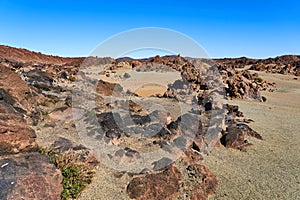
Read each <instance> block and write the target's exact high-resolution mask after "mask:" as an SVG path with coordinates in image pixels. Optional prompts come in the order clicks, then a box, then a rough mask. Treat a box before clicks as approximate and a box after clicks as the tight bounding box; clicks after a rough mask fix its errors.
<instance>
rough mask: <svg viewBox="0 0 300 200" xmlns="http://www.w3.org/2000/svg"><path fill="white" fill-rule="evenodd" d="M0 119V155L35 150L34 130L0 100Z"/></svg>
mask: <svg viewBox="0 0 300 200" xmlns="http://www.w3.org/2000/svg"><path fill="white" fill-rule="evenodd" d="M0 119H1V121H0V156H1V155H7V154H15V153H19V152H29V151H35V150H37V148H38V147H37V144H36V142H35V137H36V135H35V133H34V131H33V130H32V129H31V128H30V127H29V126H28V125H27V124H26V122H25V120H24V119H23V116H22V115H21V114H19V113H17V112H16V111H15V110H14V109H13V108H12V107H11V106H10V105H8V104H6V103H4V102H0Z"/></svg>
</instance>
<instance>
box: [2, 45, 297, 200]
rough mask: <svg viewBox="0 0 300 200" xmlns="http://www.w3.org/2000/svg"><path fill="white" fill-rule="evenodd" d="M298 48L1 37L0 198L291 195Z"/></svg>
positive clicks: (293, 190)
mask: <svg viewBox="0 0 300 200" xmlns="http://www.w3.org/2000/svg"><path fill="white" fill-rule="evenodd" d="M299 76H300V57H299V56H292V55H291V56H280V57H276V58H269V59H248V58H236V59H226V58H225V59H214V60H208V59H195V58H183V57H181V56H180V55H176V56H163V57H160V56H156V57H151V58H145V59H131V58H119V59H115V58H108V57H106V58H98V57H87V58H83V57H82V58H61V57H58V56H48V55H44V54H42V53H36V52H31V51H29V50H26V49H17V48H13V47H8V46H2V45H0V111H1V112H0V175H1V176H2V178H1V180H0V188H1V190H0V199H14V200H15V199H39V200H40V199H50V200H51V199H53V200H56V199H72V198H74V199H81V200H85V199H91V200H98V199H100V200H101V199H105V200H109V199H112V200H113V199H149V200H150V199H153V200H154V199H160V200H164V199H166V200H167V199H168V200H171V199H193V200H196V199H207V198H209V199H298V198H300V190H299V188H300V176H299V175H298V174H300V167H299V166H300V159H299V156H298V153H299V150H300V144H299V143H300V135H299V134H300V132H299V130H298V127H299V125H300V124H299V122H300V121H299V120H300V106H299V100H300V89H299V88H300V87H299V86H300V80H299Z"/></svg>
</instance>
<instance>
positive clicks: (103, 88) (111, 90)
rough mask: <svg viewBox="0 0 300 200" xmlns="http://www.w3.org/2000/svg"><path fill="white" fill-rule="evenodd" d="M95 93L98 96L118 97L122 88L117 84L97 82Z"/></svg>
mask: <svg viewBox="0 0 300 200" xmlns="http://www.w3.org/2000/svg"><path fill="white" fill-rule="evenodd" d="M96 91H97V93H98V94H102V95H105V96H119V95H120V94H121V92H122V91H123V88H122V86H120V85H119V84H117V83H109V82H105V81H102V80H99V81H98V83H97V88H96Z"/></svg>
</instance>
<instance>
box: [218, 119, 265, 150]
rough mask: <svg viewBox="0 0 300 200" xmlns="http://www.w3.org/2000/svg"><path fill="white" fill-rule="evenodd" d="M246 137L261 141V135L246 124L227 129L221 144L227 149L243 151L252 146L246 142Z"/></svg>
mask: <svg viewBox="0 0 300 200" xmlns="http://www.w3.org/2000/svg"><path fill="white" fill-rule="evenodd" d="M246 136H251V137H255V138H257V139H261V140H262V137H261V135H259V134H258V133H257V132H255V131H254V130H252V129H251V128H250V127H249V126H248V125H246V124H237V125H232V126H229V127H227V129H226V132H225V133H224V134H223V136H222V138H221V143H222V144H223V145H224V146H225V147H227V148H234V149H239V150H242V149H243V148H245V147H246V146H249V145H252V144H251V143H249V142H248V141H247V140H246Z"/></svg>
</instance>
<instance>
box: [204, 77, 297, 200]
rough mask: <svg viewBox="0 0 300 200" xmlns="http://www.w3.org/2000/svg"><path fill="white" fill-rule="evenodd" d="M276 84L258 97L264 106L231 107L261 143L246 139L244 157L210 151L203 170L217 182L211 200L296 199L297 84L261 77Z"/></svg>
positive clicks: (242, 103)
mask: <svg viewBox="0 0 300 200" xmlns="http://www.w3.org/2000/svg"><path fill="white" fill-rule="evenodd" d="M260 75H261V76H262V77H263V78H264V79H266V80H269V81H272V82H275V83H276V84H277V88H278V90H277V91H276V92H273V93H270V92H263V95H264V96H266V97H267V102H265V103H258V102H249V101H230V102H229V103H231V104H237V105H239V106H240V110H241V111H242V112H244V114H245V116H246V117H247V118H251V119H253V120H254V121H255V122H253V123H251V124H250V126H251V127H252V128H253V129H254V130H256V131H257V132H259V133H260V134H261V135H262V136H263V138H264V140H263V141H259V140H256V139H250V142H252V143H253V144H254V145H253V146H250V147H248V148H247V149H246V151H244V152H241V151H236V150H226V149H225V148H224V147H220V148H214V149H213V150H212V153H211V154H210V155H209V156H208V157H207V158H206V159H205V161H204V164H205V165H206V166H208V167H209V169H210V170H212V171H213V172H214V173H215V175H216V176H217V179H218V182H219V185H218V189H217V192H216V194H215V195H214V196H212V197H211V198H210V199H300V130H299V127H300V105H299V103H300V81H299V80H294V79H293V78H294V77H291V76H286V75H278V74H276V75H273V74H266V73H260Z"/></svg>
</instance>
